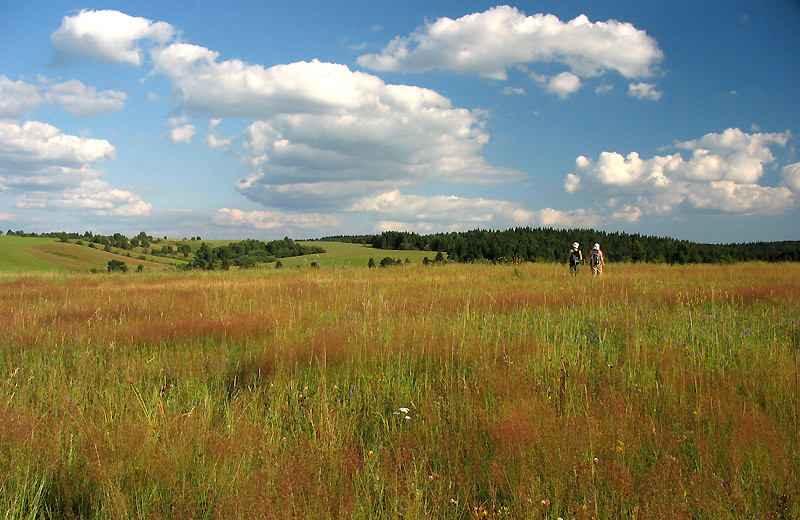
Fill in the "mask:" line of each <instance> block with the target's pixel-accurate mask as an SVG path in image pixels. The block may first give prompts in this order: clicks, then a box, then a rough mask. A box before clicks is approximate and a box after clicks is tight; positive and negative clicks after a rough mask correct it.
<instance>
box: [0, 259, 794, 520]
mask: <svg viewBox="0 0 800 520" xmlns="http://www.w3.org/2000/svg"><path fill="white" fill-rule="evenodd" d="M400 257H401V258H402V257H403V256H402V253H401V254H400ZM375 259H376V261H377V260H379V258H378V257H376V258H375ZM567 271H568V270H567V268H566V267H565V266H563V265H554V264H523V265H519V266H514V265H497V266H492V265H455V264H450V265H437V266H422V265H419V264H409V265H403V266H397V267H392V268H385V269H380V268H379V269H366V268H363V267H358V268H356V267H348V266H346V265H345V264H344V263H342V264H341V265H333V264H332V265H323V266H322V267H321V268H320V269H310V268H305V269H303V268H299V269H289V268H287V269H281V270H276V269H257V270H248V271H229V272H211V273H208V272H187V273H184V272H176V271H169V272H154V271H153V272H147V271H146V272H144V273H140V274H137V275H132V274H128V275H109V274H99V275H85V274H80V275H79V274H58V275H54V274H3V275H0V514H2V516H3V518H6V519H22V518H25V519H36V518H115V519H125V518H149V519H154V518H170V519H182V518H209V519H210V518H224V519H232V518H242V519H245V518H246V519H252V518H266V519H271V518H276V519H277V518H281V519H285V518H312V519H317V518H319V519H334V518H355V519H372V518H386V519H396V518H442V519H444V518H447V519H482V518H491V519H501V518H509V519H511V518H524V519H527V518H530V519H544V518H547V519H556V518H559V517H561V518H564V519H570V518H578V519H590V518H597V519H601V518H603V519H604V518H677V519H682V518H715V519H726V518H730V519H734V518H735V519H756V518H759V519H767V518H774V519H791V518H798V515H800V496H799V495H798V494H799V493H800V488H799V486H798V475H799V474H800V453H799V450H798V448H800V434H799V433H798V430H799V429H800V395H798V367H800V364H799V361H798V349H799V348H800V346H799V345H798V329H797V325H798V324H797V320H798V318H800V305H799V304H798V296H799V295H800V281H798V277H799V276H800V265H797V264H760V263H748V264H734V265H726V266H710V265H693V266H680V267H679V266H668V265H645V264H631V265H617V264H612V265H609V266H607V272H606V274H605V275H604V276H603V277H602V278H599V279H592V278H591V276H590V275H589V273H588V272H586V271H583V272H582V273H581V275H580V276H579V277H576V278H573V277H570V276H569V274H568V272H567Z"/></svg>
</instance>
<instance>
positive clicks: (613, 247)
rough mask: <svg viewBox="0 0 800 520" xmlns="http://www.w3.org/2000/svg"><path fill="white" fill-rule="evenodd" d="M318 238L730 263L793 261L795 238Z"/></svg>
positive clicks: (518, 234)
mask: <svg viewBox="0 0 800 520" xmlns="http://www.w3.org/2000/svg"><path fill="white" fill-rule="evenodd" d="M319 240H321V241H336V242H352V243H361V244H368V245H371V246H372V247H376V248H381V249H393V250H421V251H444V252H446V253H447V254H448V258H449V259H450V260H452V261H455V262H464V263H469V262H481V261H488V262H514V261H521V262H563V261H566V258H567V253H568V252H569V250H570V247H571V245H572V243H573V242H578V243H579V244H580V245H581V249H582V250H583V252H584V256H585V255H587V254H588V252H589V251H590V250H591V249H592V246H594V244H595V243H599V244H600V247H601V249H602V250H603V253H604V254H605V259H606V261H607V262H649V263H670V264H689V263H732V262H748V261H763V262H797V261H800V241H784V242H752V243H743V244H698V243H694V242H689V241H686V240H677V239H675V238H668V237H654V236H644V235H639V234H628V233H624V232H613V233H607V232H604V231H595V230H593V229H553V228H536V229H532V228H529V227H518V228H513V229H508V230H505V231H498V230H485V229H476V230H472V231H464V232H452V233H435V234H430V235H419V234H417V233H409V232H404V231H384V232H383V233H381V234H377V235H354V236H332V237H325V238H320V239H319Z"/></svg>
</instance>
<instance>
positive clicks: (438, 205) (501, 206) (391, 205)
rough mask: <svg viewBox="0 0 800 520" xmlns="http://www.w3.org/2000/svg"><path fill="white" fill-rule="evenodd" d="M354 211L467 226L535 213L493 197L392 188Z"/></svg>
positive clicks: (524, 220) (513, 221) (518, 221)
mask: <svg viewBox="0 0 800 520" xmlns="http://www.w3.org/2000/svg"><path fill="white" fill-rule="evenodd" d="M349 210H350V211H365V212H376V213H379V214H381V216H382V217H384V219H391V220H395V221H421V222H428V223H431V222H436V223H447V222H453V221H458V222H459V223H460V224H461V225H462V226H466V227H472V228H474V227H487V226H489V227H497V226H499V225H505V224H506V223H508V224H509V225H527V224H529V223H530V222H531V220H532V219H533V217H534V214H533V213H532V212H530V211H527V210H525V209H524V208H523V207H522V206H521V205H519V204H516V203H512V202H507V201H502V200H489V199H482V198H477V199H468V198H463V197H456V196H454V195H449V196H446V195H437V196H431V197H427V196H422V195H404V194H402V193H400V191H399V190H391V191H387V192H383V193H380V194H377V195H374V196H370V197H365V198H363V199H361V200H360V201H358V202H356V203H355V204H353V205H352V206H351V207H350V208H349Z"/></svg>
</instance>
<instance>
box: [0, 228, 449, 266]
mask: <svg viewBox="0 0 800 520" xmlns="http://www.w3.org/2000/svg"><path fill="white" fill-rule="evenodd" d="M204 242H205V243H206V244H207V245H208V246H209V247H212V248H213V247H217V246H220V245H225V244H228V243H231V242H234V241H231V240H205V241H200V240H196V241H188V240H172V239H169V240H165V241H163V242H162V243H160V244H154V245H153V247H155V248H158V247H159V246H160V245H170V246H177V245H178V244H182V243H188V244H189V245H190V246H191V247H192V249H193V250H197V249H199V248H200V245H201V244H203V243H204ZM302 244H303V245H318V246H321V247H322V248H323V249H325V251H326V252H325V253H321V254H313V255H305V256H299V257H293V258H282V259H281V263H282V264H283V266H284V267H287V268H289V267H305V266H308V265H310V264H311V263H312V262H317V263H318V264H319V265H320V266H321V267H322V268H326V267H328V268H330V267H335V266H340V267H341V266H353V267H361V266H364V267H365V266H366V265H367V262H368V261H369V259H370V258H373V259H374V260H375V263H376V264H380V261H381V259H382V258H384V257H387V256H388V257H391V258H394V259H399V260H401V261H405V260H406V258H407V259H408V260H409V262H411V263H415V264H419V263H422V260H423V258H425V257H428V259H429V260H433V258H434V257H435V256H436V253H435V252H431V251H390V250H385V249H373V248H371V247H369V246H363V245H360V244H347V243H342V242H302ZM130 254H131V256H132V257H133V258H128V257H125V256H122V255H118V254H114V253H107V252H105V251H103V250H102V249H99V248H98V249H93V248H89V247H87V246H79V245H76V244H74V243H63V242H60V241H59V240H58V239H55V238H31V237H15V236H4V235H0V273H24V272H81V271H88V270H90V269H98V270H104V269H106V267H107V265H108V261H109V260H112V259H118V260H122V261H124V262H125V263H127V264H128V268H129V269H135V268H136V266H138V265H139V264H142V265H143V266H144V267H145V269H155V270H160V269H170V268H172V267H174V266H176V265H179V264H182V263H183V262H185V261H186V260H184V259H183V258H181V259H179V260H175V259H174V258H165V257H158V256H153V255H146V256H145V258H146V260H139V259H138V257H139V256H140V255H141V254H142V249H141V248H134V249H133V250H132V251H130ZM274 265H275V264H267V265H262V266H261V268H262V269H272V268H273V267H274Z"/></svg>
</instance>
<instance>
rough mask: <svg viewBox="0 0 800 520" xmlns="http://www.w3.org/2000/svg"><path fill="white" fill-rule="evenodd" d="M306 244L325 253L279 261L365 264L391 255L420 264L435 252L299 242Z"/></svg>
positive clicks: (289, 262)
mask: <svg viewBox="0 0 800 520" xmlns="http://www.w3.org/2000/svg"><path fill="white" fill-rule="evenodd" d="M301 243H302V244H303V245H306V246H320V247H322V248H323V249H324V250H325V253H323V254H319V255H306V256H299V257H295V258H281V263H282V264H283V265H284V266H285V267H295V266H300V267H302V266H305V265H308V264H310V263H311V262H315V261H316V262H317V263H319V265H320V266H321V267H332V266H354V267H357V266H365V267H366V265H367V262H369V259H370V258H373V259H374V260H375V264H376V265H378V264H380V262H381V259H382V258H384V257H387V256H388V257H391V258H394V259H395V260H397V259H399V260H401V261H405V259H406V258H408V260H409V262H411V263H415V264H420V263H422V260H423V258H425V257H426V256H427V257H428V260H433V258H434V257H435V256H436V252H435V251H433V252H431V251H390V250H386V249H373V248H372V247H369V246H363V245H361V244H347V243H343V242H317V241H311V242H301Z"/></svg>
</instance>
